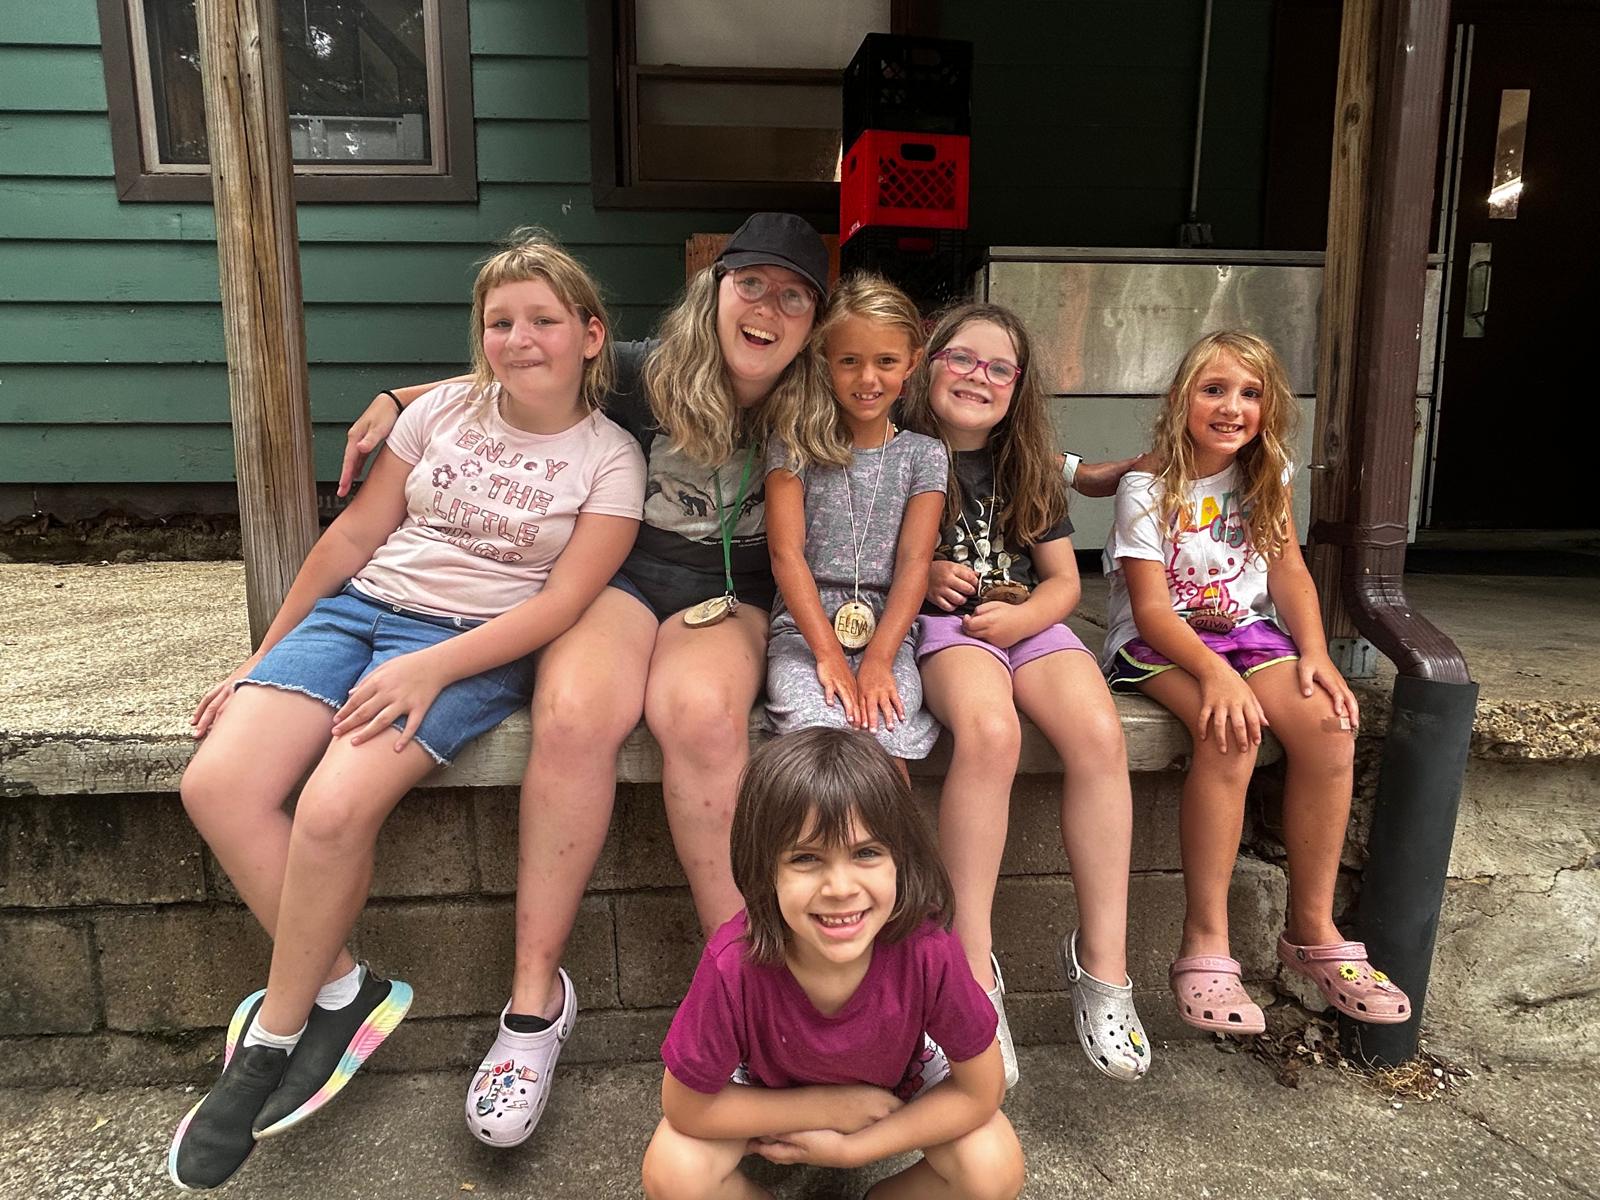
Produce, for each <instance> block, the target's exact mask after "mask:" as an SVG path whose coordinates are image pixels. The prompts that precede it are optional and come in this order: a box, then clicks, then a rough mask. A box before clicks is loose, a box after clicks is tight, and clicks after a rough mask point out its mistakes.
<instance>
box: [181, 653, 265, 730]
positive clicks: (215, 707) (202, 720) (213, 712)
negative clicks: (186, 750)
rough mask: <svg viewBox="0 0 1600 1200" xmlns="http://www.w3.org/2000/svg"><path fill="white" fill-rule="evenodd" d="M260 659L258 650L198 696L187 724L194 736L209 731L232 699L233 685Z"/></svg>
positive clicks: (254, 666)
mask: <svg viewBox="0 0 1600 1200" xmlns="http://www.w3.org/2000/svg"><path fill="white" fill-rule="evenodd" d="M260 661H261V652H260V651H259V650H258V651H257V652H256V653H254V654H252V655H251V656H250V657H249V658H247V659H245V660H244V662H242V663H240V664H239V665H238V666H237V667H235V668H234V669H233V670H232V671H231V672H229V673H228V676H227V677H226V678H225V679H223V681H222V682H221V683H218V684H215V685H214V686H213V687H212V688H211V689H210V690H209V691H207V692H206V694H205V695H204V696H202V697H201V698H200V703H199V704H197V705H196V706H195V710H194V715H193V716H191V717H190V718H189V725H190V726H191V727H192V729H193V731H194V736H195V737H196V738H203V737H205V735H206V734H208V733H210V732H211V727H212V726H213V725H215V724H216V723H217V717H218V716H220V715H221V713H222V710H223V708H224V707H226V705H227V703H228V701H229V700H232V699H233V692H234V688H235V686H236V685H237V684H238V682H239V681H240V680H241V679H243V678H244V677H245V676H247V675H249V674H250V672H251V671H253V670H255V668H256V664H257V663H259V662H260Z"/></svg>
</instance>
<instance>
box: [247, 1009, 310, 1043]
mask: <svg viewBox="0 0 1600 1200" xmlns="http://www.w3.org/2000/svg"><path fill="white" fill-rule="evenodd" d="M305 1031H306V1027H305V1026H304V1025H302V1026H300V1029H299V1031H298V1032H296V1033H268V1032H267V1031H266V1030H265V1029H263V1028H261V1014H260V1013H259V1012H258V1013H257V1014H256V1015H255V1016H254V1017H251V1018H250V1028H249V1029H248V1030H246V1031H245V1035H244V1043H243V1045H245V1046H274V1047H276V1048H277V1049H279V1050H293V1049H294V1048H295V1046H296V1045H297V1044H298V1043H299V1041H300V1034H302V1033H304V1032H305Z"/></svg>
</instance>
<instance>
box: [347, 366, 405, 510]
mask: <svg viewBox="0 0 1600 1200" xmlns="http://www.w3.org/2000/svg"><path fill="white" fill-rule="evenodd" d="M399 419H400V410H399V408H398V406H397V405H396V404H395V402H394V401H393V400H392V399H391V398H390V397H389V394H388V393H387V392H379V393H378V394H377V395H376V396H374V397H373V398H372V403H371V404H369V405H367V409H366V411H365V412H363V413H362V414H361V415H360V416H359V417H357V418H356V420H355V424H353V425H351V426H350V429H349V430H348V431H347V432H346V433H345V435H344V465H343V466H341V467H340V469H339V495H341V496H347V495H349V494H350V485H351V484H352V483H354V482H355V480H356V476H357V475H359V474H361V468H362V467H363V466H364V465H365V464H366V461H367V455H369V454H371V453H372V452H373V451H374V450H376V449H377V448H378V446H379V445H380V444H381V443H382V442H383V439H384V438H386V437H388V436H389V431H390V430H392V429H393V428H394V424H395V422H396V421H398V420H399Z"/></svg>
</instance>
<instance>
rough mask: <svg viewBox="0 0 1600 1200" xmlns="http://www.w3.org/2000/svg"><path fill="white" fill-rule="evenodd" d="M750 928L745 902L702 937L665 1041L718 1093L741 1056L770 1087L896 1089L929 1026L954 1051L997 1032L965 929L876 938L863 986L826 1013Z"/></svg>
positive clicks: (980, 1044) (687, 1078) (959, 1054)
mask: <svg viewBox="0 0 1600 1200" xmlns="http://www.w3.org/2000/svg"><path fill="white" fill-rule="evenodd" d="M744 930H745V915H744V913H743V912H740V913H739V914H738V915H737V916H735V917H734V918H733V919H732V920H730V921H728V923H727V924H725V925H723V927H722V928H721V929H719V930H717V932H716V933H715V934H714V935H713V936H712V938H711V941H710V942H708V943H707V944H706V949H705V953H704V954H702V955H701V956H700V965H699V966H698V967H696V968H695V973H694V982H693V983H691V984H690V985H689V994H688V995H686V996H685V997H684V998H683V1003H682V1004H680V1005H679V1006H678V1012H677V1015H675V1016H674V1017H673V1018H672V1028H671V1029H669V1030H668V1031H667V1040H666V1041H665V1042H663V1043H662V1044H661V1057H662V1059H664V1060H665V1062H666V1064H667V1069H668V1070H669V1071H671V1072H672V1074H673V1077H674V1078H675V1079H677V1080H678V1082H680V1083H682V1084H683V1085H684V1086H685V1087H690V1088H693V1089H694V1090H695V1091H697V1092H704V1093H706V1094H708V1095H709V1094H713V1093H715V1092H718V1091H720V1090H721V1089H722V1088H723V1087H724V1086H726V1085H727V1083H728V1077H729V1076H730V1075H732V1074H733V1072H734V1070H735V1068H737V1067H738V1066H739V1065H740V1064H743V1065H744V1066H745V1067H746V1068H747V1069H748V1071H749V1074H750V1078H751V1081H752V1082H754V1083H757V1084H761V1085H763V1086H765V1087H772V1088H781V1087H800V1086H803V1085H805V1084H815V1083H830V1084H851V1083H870V1084H873V1085H874V1086H876V1087H881V1088H886V1089H889V1090H891V1091H893V1090H896V1089H897V1088H898V1087H899V1086H900V1084H901V1082H902V1080H904V1079H905V1078H906V1076H907V1073H908V1069H909V1068H910V1067H911V1065H912V1060H913V1059H914V1058H915V1057H916V1055H917V1053H918V1052H919V1051H920V1050H921V1049H922V1035H923V1034H924V1033H927V1035H928V1036H929V1037H931V1038H932V1039H933V1040H934V1041H936V1042H938V1043H939V1046H940V1048H942V1049H943V1050H944V1052H945V1056H946V1057H947V1058H949V1059H950V1061H951V1062H965V1061H966V1060H967V1059H969V1058H975V1057H976V1056H978V1055H979V1054H982V1053H983V1052H984V1051H985V1050H987V1049H988V1048H989V1045H990V1043H992V1042H993V1041H994V1034H995V1025H996V1023H997V1021H996V1017H995V1012H994V1006H993V1005H991V1004H990V1003H989V998H988V997H987V996H986V995H984V994H983V989H982V988H981V987H979V986H978V983H977V980H975V979H973V977H972V969H971V968H970V967H969V966H967V958H966V954H965V952H963V950H962V949H961V942H960V940H959V939H958V938H957V937H956V935H955V934H954V933H949V932H946V931H945V930H943V929H941V928H940V927H939V926H938V925H937V924H935V923H934V922H932V921H928V922H926V923H925V924H923V926H922V927H921V928H920V929H918V930H916V931H915V932H914V933H912V934H911V936H910V937H907V938H906V939H905V940H903V941H901V942H898V943H894V944H886V943H884V942H882V941H879V942H878V943H877V944H876V945H875V946H874V947H873V951H872V963H871V965H870V966H869V967H868V968H867V973H866V976H865V977H864V978H863V979H862V980H861V986H860V987H858V988H857V989H856V992H855V995H853V996H851V997H850V999H849V1000H848V1001H847V1002H846V1003H845V1006H844V1007H843V1008H841V1009H840V1010H839V1011H838V1012H837V1013H835V1014H834V1015H833V1016H831V1017H827V1016H823V1015H822V1014H821V1013H820V1012H818V1011H817V1010H816V1008H815V1006H814V1005H812V1003H811V1000H810V998H809V997H808V996H807V995H806V994H805V990H804V989H803V988H801V986H800V984H799V982H798V981H797V980H796V979H795V977H794V976H793V975H791V974H790V973H789V968H788V967H787V966H785V965H784V964H783V963H778V964H777V965H776V966H771V967H758V966H755V965H754V964H752V963H751V962H750V961H749V960H748V958H746V956H745V949H746V943H745V940H744ZM919 1065H920V1064H919Z"/></svg>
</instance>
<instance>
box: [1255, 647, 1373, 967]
mask: <svg viewBox="0 0 1600 1200" xmlns="http://www.w3.org/2000/svg"><path fill="white" fill-rule="evenodd" d="M1247 682H1248V683H1249V685H1250V690H1251V691H1253V692H1254V693H1255V694H1256V698H1257V699H1258V700H1260V701H1261V707H1262V710H1263V711H1265V713H1266V714H1267V720H1268V721H1270V722H1271V723H1272V732H1273V734H1274V735H1275V736H1276V737H1277V739H1278V741H1279V742H1281V743H1282V744H1283V749H1284V756H1285V758H1286V759H1287V767H1286V772H1285V775H1284V782H1283V844H1284V847H1285V849H1287V850H1288V852H1289V928H1288V934H1289V940H1290V941H1291V942H1294V943H1296V944H1297V945H1301V946H1319V945H1326V944H1327V943H1329V942H1342V941H1343V940H1344V937H1343V935H1341V934H1340V932H1339V930H1338V928H1337V927H1336V926H1335V925H1334V923H1333V888H1334V883H1335V882H1336V881H1337V880H1338V877H1339V855H1340V853H1341V852H1342V851H1343V849H1344V833H1345V825H1346V824H1347V823H1348V821H1349V819H1350V789H1351V786H1352V783H1353V779H1354V774H1355V748H1356V735H1355V731H1354V730H1349V729H1340V728H1339V718H1338V717H1337V716H1335V715H1334V712H1333V702H1332V701H1331V700H1330V699H1329V698H1328V694H1327V693H1326V692H1324V691H1322V690H1321V689H1320V688H1319V689H1318V690H1317V691H1316V692H1315V693H1313V694H1312V695H1311V696H1310V697H1306V696H1303V695H1301V694H1300V684H1299V678H1298V676H1297V674H1296V671H1295V667H1294V664H1293V663H1276V664H1274V665H1273V666H1270V667H1266V668H1264V669H1263V670H1260V671H1258V672H1256V673H1255V674H1254V675H1252V676H1250V678H1249V680H1247Z"/></svg>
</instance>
